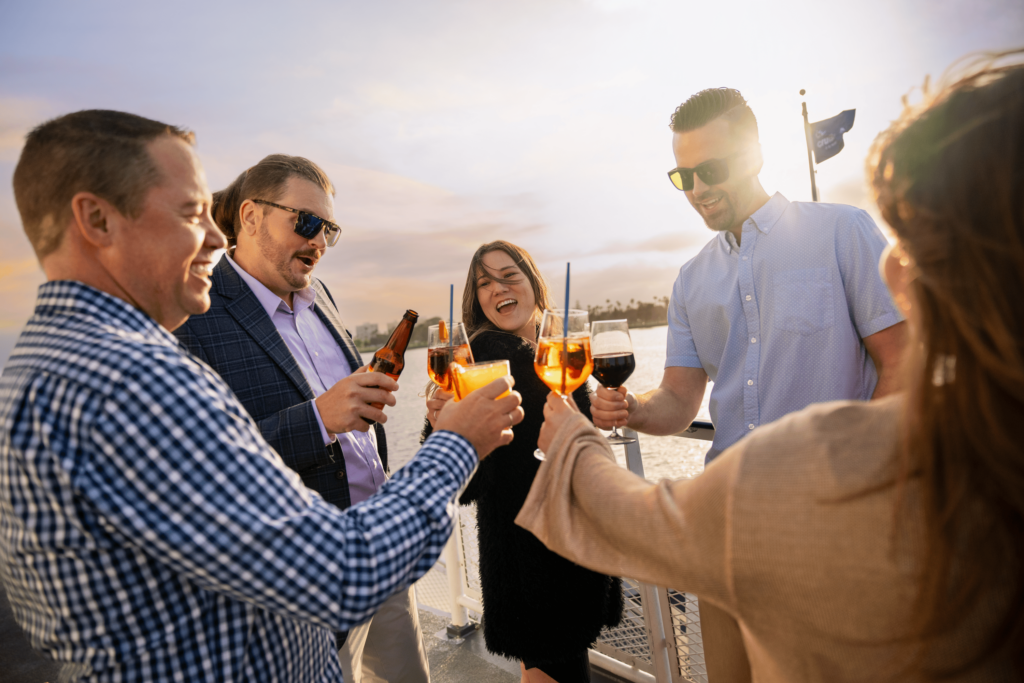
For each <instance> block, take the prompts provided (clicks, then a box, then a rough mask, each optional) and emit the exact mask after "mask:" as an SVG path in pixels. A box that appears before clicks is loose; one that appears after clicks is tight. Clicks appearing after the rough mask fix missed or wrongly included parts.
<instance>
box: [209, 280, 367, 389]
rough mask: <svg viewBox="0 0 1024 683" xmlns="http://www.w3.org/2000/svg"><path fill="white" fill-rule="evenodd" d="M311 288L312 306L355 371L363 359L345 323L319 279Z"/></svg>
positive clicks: (314, 281)
mask: <svg viewBox="0 0 1024 683" xmlns="http://www.w3.org/2000/svg"><path fill="white" fill-rule="evenodd" d="M229 267H230V265H229ZM313 289H314V290H315V291H316V302H315V304H314V306H313V307H314V308H315V309H316V314H317V315H318V316H320V320H322V321H323V323H324V324H325V325H327V329H328V330H330V331H331V335H332V336H333V337H334V340H335V341H336V342H338V346H340V347H341V351H342V353H344V354H345V358H347V359H348V364H349V367H350V368H351V371H352V372H355V371H356V370H358V369H359V368H361V367H362V366H363V359H362V356H360V355H359V349H357V348H356V345H355V344H353V343H352V338H351V337H349V336H348V332H346V331H345V325H344V323H342V322H341V317H340V316H339V315H338V310H337V308H335V306H334V301H333V299H331V297H330V295H329V294H328V293H327V289H326V288H325V287H324V286H323V284H322V283H321V282H320V281H319V280H313Z"/></svg>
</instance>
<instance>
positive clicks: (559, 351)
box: [533, 309, 594, 460]
mask: <svg viewBox="0 0 1024 683" xmlns="http://www.w3.org/2000/svg"><path fill="white" fill-rule="evenodd" d="M567 313H568V316H567V315H566V314H567ZM589 318H590V316H589V314H588V313H587V312H586V311H578V310H574V309H569V310H568V311H565V310H556V311H551V310H548V311H544V317H543V318H541V321H540V334H539V335H538V337H537V355H536V356H535V357H534V359H533V369H534V371H535V372H536V373H537V376H538V377H540V381H542V382H544V384H546V385H547V387H548V388H549V389H551V391H554V392H556V393H558V394H560V395H561V396H562V397H565V396H568V395H569V394H571V393H572V392H573V391H575V390H576V389H577V388H579V387H580V386H581V385H582V384H583V383H584V382H586V381H587V378H588V377H590V372H591V370H593V368H594V362H593V361H592V360H591V358H590V331H589V323H588V320H589ZM533 457H535V458H537V459H538V460H543V459H544V452H543V451H542V450H540V449H539V448H538V449H537V450H535V451H534V452H533Z"/></svg>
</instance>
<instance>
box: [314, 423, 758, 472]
mask: <svg viewBox="0 0 1024 683" xmlns="http://www.w3.org/2000/svg"><path fill="white" fill-rule="evenodd" d="M750 428H751V429H753V428H754V426H753V425H751V426H750ZM334 478H335V479H337V480H338V481H344V479H345V470H338V471H337V472H335V473H334Z"/></svg>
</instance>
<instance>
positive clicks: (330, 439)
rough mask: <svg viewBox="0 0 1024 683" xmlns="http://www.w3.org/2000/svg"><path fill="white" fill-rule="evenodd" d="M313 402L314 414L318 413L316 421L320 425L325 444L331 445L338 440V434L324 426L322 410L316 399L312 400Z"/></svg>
mask: <svg viewBox="0 0 1024 683" xmlns="http://www.w3.org/2000/svg"><path fill="white" fill-rule="evenodd" d="M311 403H312V404H313V414H314V415H316V423H317V425H318V426H319V427H320V436H322V437H323V439H324V445H325V446H330V445H331V444H332V443H334V442H335V441H337V440H338V435H337V434H330V433H328V431H327V427H324V421H323V419H322V418H321V417H320V410H319V409H318V408H317V407H316V401H311Z"/></svg>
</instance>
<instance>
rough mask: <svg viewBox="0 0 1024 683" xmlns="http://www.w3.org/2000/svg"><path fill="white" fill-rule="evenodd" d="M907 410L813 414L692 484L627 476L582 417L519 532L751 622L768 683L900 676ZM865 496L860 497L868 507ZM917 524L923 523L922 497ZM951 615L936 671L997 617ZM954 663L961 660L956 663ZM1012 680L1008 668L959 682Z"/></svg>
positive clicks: (909, 576)
mask: <svg viewBox="0 0 1024 683" xmlns="http://www.w3.org/2000/svg"><path fill="white" fill-rule="evenodd" d="M899 401H900V399H899V397H892V398H888V399H883V400H879V401H875V402H871V403H862V402H837V403H829V404H820V405H817V406H812V407H810V408H808V409H806V410H804V411H801V412H799V413H795V414H792V415H790V416H787V417H786V418H783V419H782V420H780V421H778V422H776V423H774V424H772V425H768V426H765V427H762V428H761V429H759V430H758V431H757V432H755V433H754V434H752V435H751V436H749V437H748V438H746V439H744V440H743V441H741V442H740V443H738V444H736V445H735V446H733V447H732V448H730V449H729V450H727V451H726V452H725V453H723V454H722V455H721V456H720V457H719V458H717V459H716V460H715V461H714V462H712V463H711V464H710V465H709V466H708V467H707V469H706V470H705V472H704V473H703V474H701V475H700V476H699V477H697V478H695V479H692V480H678V481H668V480H665V481H662V482H660V483H658V484H651V483H649V482H647V481H646V480H644V479H642V478H640V477H637V476H635V475H633V474H631V473H630V472H628V471H626V470H624V469H622V468H621V467H619V466H618V465H617V464H616V463H615V462H614V460H613V459H612V454H611V450H610V448H609V446H608V444H607V442H606V441H605V439H604V438H603V437H602V436H601V434H600V432H598V431H597V430H596V429H595V428H594V427H593V426H592V425H591V424H590V423H589V422H587V420H586V419H585V418H583V417H581V416H573V417H572V418H571V419H570V420H568V421H567V422H566V423H565V424H564V425H563V426H562V427H561V429H559V431H558V433H557V434H556V435H555V438H554V440H553V443H552V445H551V447H549V448H548V449H547V460H546V462H544V464H543V465H542V466H541V468H540V471H539V472H538V474H537V477H536V479H535V481H534V484H533V488H532V489H531V491H530V494H529V497H528V498H527V500H526V503H525V504H524V505H523V508H522V510H521V511H520V513H519V516H518V517H517V518H516V523H517V524H519V525H520V526H522V527H524V528H526V529H528V530H529V531H531V532H532V533H533V534H535V535H536V536H537V537H538V538H539V539H540V540H541V541H542V542H543V543H544V544H545V545H547V546H548V547H549V548H551V549H552V550H554V551H555V552H558V553H559V554H561V555H564V556H565V557H567V558H569V559H571V560H573V561H574V562H577V563H578V564H581V565H583V566H586V567H589V568H590V569H593V570H596V571H599V572H603V573H606V574H611V575H618V576H629V577H631V578H634V579H638V580H641V581H645V582H648V583H652V584H656V585H661V586H667V587H670V588H675V589H677V590H680V591H687V592H690V593H694V594H696V595H697V596H698V598H699V599H700V600H702V601H708V602H711V603H714V604H715V605H717V606H719V607H721V608H722V609H724V610H725V611H726V612H728V613H729V614H731V615H732V616H733V617H734V618H735V619H736V620H737V622H738V623H739V626H740V629H741V631H742V634H743V640H744V645H745V646H746V649H747V653H748V656H749V658H750V663H751V669H752V675H753V679H754V681H755V682H772V683H774V682H776V681H778V682H783V681H785V682H794V681H829V682H836V683H839V682H843V681H873V682H875V681H883V680H917V679H916V678H913V677H908V676H905V675H904V676H900V677H897V676H895V675H894V674H893V673H892V672H893V671H894V667H897V668H898V667H899V666H900V665H901V664H905V663H906V662H907V661H908V658H909V657H910V652H911V651H910V648H909V647H908V646H907V645H906V644H905V643H895V642H894V640H895V639H896V638H897V637H899V636H901V635H904V634H905V632H906V624H907V620H908V616H909V614H910V608H911V603H912V599H913V597H914V594H915V584H914V558H915V557H916V556H917V552H916V549H915V546H914V543H915V539H917V538H919V533H918V530H919V529H920V526H919V520H918V519H917V518H916V517H917V516H916V515H915V514H912V513H908V514H905V515H903V516H901V517H900V522H899V523H898V524H895V525H894V519H895V518H894V512H893V511H894V500H895V499H894V491H893V489H892V487H888V488H884V489H882V490H880V491H877V492H874V493H867V494H863V492H864V491H865V490H867V489H868V488H869V487H871V486H872V485H874V484H877V483H879V482H881V481H884V480H885V479H886V478H887V477H890V478H891V475H892V469H891V468H892V467H893V455H894V446H895V444H896V439H897V417H898V411H899V409H900V403H899ZM858 493H860V494H862V495H856V494H858ZM908 495H909V497H908V505H907V508H906V509H907V510H910V511H913V510H914V501H915V497H914V491H913V489H912V488H911V489H910V490H909V494H908ZM964 616H965V615H955V614H951V615H950V619H951V620H957V619H959V620H960V621H961V625H959V626H958V627H957V628H956V629H955V631H954V632H952V633H951V634H950V635H949V636H948V637H946V638H944V639H943V640H942V642H941V643H939V645H938V646H937V647H935V648H933V650H932V653H930V654H929V661H930V662H931V663H933V664H938V663H941V662H943V661H953V660H957V659H958V658H959V657H960V656H962V655H963V653H965V652H967V651H968V650H969V649H970V648H972V647H973V646H975V645H976V644H977V642H978V640H977V639H978V638H979V637H981V636H980V635H979V633H981V632H982V631H983V630H984V629H983V628H982V627H983V626H984V625H986V624H988V623H990V621H991V620H990V617H991V615H990V614H987V613H985V611H984V610H975V612H974V614H973V615H970V616H969V617H968V618H964ZM946 658H950V659H949V660H947V659H946ZM951 680H955V681H986V682H987V681H1002V680H1010V673H1009V670H1008V668H1007V665H1006V662H1005V661H1004V660H999V661H994V662H991V663H990V664H989V665H987V666H985V667H984V668H982V669H979V670H975V671H974V672H972V673H970V674H968V675H964V676H962V677H960V678H954V679H951Z"/></svg>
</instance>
